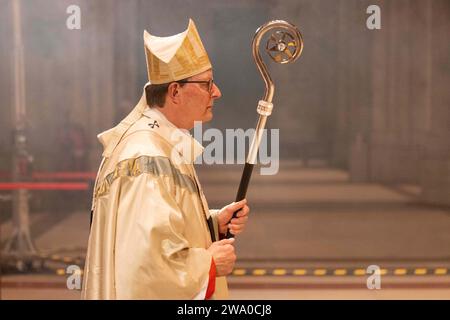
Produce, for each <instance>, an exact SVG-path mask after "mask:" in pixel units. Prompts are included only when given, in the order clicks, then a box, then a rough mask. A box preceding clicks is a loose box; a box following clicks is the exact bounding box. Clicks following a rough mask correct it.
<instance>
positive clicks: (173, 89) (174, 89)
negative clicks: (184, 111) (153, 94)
mask: <svg viewBox="0 0 450 320" xmlns="http://www.w3.org/2000/svg"><path fill="white" fill-rule="evenodd" d="M167 99H170V101H172V103H174V104H179V103H180V84H179V83H177V82H172V83H171V84H169V87H167Z"/></svg>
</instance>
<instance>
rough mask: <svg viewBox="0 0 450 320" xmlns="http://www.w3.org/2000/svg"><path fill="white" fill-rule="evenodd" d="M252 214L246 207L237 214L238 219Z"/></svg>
mask: <svg viewBox="0 0 450 320" xmlns="http://www.w3.org/2000/svg"><path fill="white" fill-rule="evenodd" d="M249 213H250V208H249V207H248V206H247V205H245V206H244V207H243V208H242V209H241V210H240V211H239V212H238V214H237V216H238V217H242V216H246V215H248V214H249Z"/></svg>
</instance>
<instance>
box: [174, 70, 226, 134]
mask: <svg viewBox="0 0 450 320" xmlns="http://www.w3.org/2000/svg"><path fill="white" fill-rule="evenodd" d="M212 79H213V73H212V70H207V71H205V72H202V73H199V74H197V75H195V76H192V77H190V78H189V79H188V80H187V83H185V84H184V86H183V87H180V89H179V90H180V91H181V93H182V94H181V104H182V106H183V118H184V119H183V120H184V121H185V123H186V124H187V126H188V127H190V128H192V127H193V126H194V122H195V121H201V122H207V121H210V120H211V119H212V118H213V105H214V101H215V100H216V99H219V98H220V97H221V96H222V93H221V92H220V89H219V87H218V86H217V85H216V84H214V83H213V82H212V83H210V84H208V83H207V82H208V81H211V80H212ZM189 81H204V83H197V82H189Z"/></svg>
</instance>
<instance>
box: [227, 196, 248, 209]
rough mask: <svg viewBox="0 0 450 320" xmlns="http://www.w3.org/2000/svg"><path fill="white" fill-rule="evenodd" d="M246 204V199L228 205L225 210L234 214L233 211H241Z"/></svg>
mask: <svg viewBox="0 0 450 320" xmlns="http://www.w3.org/2000/svg"><path fill="white" fill-rule="evenodd" d="M246 204H247V199H244V200H241V201H238V202H233V203H231V204H229V205H228V208H227V209H229V210H231V211H233V212H235V211H237V210H239V209H241V208H242V207H244V206H245V205H246Z"/></svg>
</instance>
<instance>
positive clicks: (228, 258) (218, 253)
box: [207, 238, 236, 276]
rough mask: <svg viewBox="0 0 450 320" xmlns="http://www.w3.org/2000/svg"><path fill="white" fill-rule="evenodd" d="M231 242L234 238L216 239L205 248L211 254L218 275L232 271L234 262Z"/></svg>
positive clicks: (234, 255)
mask: <svg viewBox="0 0 450 320" xmlns="http://www.w3.org/2000/svg"><path fill="white" fill-rule="evenodd" d="M233 242H234V238H231V239H224V240H220V241H216V242H213V243H212V244H211V246H210V247H209V248H208V249H207V251H209V252H210V253H211V254H212V256H213V259H214V263H215V265H216V274H217V275H218V276H226V275H228V274H230V273H231V271H233V268H234V263H235V262H236V254H235V253H234V247H233Z"/></svg>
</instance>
